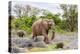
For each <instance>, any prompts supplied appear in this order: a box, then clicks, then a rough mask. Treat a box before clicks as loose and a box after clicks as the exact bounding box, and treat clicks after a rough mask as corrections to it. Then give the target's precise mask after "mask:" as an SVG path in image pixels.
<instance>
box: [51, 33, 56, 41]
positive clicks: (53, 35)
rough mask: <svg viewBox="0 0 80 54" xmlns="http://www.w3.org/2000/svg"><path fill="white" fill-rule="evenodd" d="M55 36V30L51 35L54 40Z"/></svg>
mask: <svg viewBox="0 0 80 54" xmlns="http://www.w3.org/2000/svg"><path fill="white" fill-rule="evenodd" d="M54 37H55V32H52V37H51V40H53V39H54Z"/></svg>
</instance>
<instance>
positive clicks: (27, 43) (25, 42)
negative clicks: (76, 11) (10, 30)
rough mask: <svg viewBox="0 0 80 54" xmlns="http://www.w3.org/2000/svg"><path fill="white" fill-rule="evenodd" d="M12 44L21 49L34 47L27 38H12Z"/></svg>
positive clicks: (31, 41)
mask: <svg viewBox="0 0 80 54" xmlns="http://www.w3.org/2000/svg"><path fill="white" fill-rule="evenodd" d="M12 44H15V45H17V46H19V47H21V48H24V47H33V46H34V42H33V40H30V39H28V38H14V39H12Z"/></svg>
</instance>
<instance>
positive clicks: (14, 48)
mask: <svg viewBox="0 0 80 54" xmlns="http://www.w3.org/2000/svg"><path fill="white" fill-rule="evenodd" d="M24 52H26V51H25V50H24V49H23V48H18V47H12V48H11V53H24Z"/></svg>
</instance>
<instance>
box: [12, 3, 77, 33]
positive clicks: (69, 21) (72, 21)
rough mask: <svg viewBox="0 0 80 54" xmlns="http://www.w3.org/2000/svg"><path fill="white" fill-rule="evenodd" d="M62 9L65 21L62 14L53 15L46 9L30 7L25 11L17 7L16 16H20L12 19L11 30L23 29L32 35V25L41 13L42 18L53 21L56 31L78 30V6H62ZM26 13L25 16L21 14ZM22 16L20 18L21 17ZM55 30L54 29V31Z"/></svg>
mask: <svg viewBox="0 0 80 54" xmlns="http://www.w3.org/2000/svg"><path fill="white" fill-rule="evenodd" d="M60 7H61V9H62V10H63V12H64V13H63V16H62V17H63V20H61V18H60V15H61V14H60V13H57V14H53V13H52V12H50V11H48V10H45V9H39V8H36V7H31V6H29V5H27V6H26V8H29V9H27V10H26V9H25V8H22V7H20V5H19V7H18V6H16V7H15V9H16V10H14V12H16V14H17V15H18V17H17V18H15V17H12V19H11V28H12V29H21V30H24V31H26V32H27V33H29V34H31V32H32V29H31V27H32V24H33V22H34V21H36V19H38V16H37V15H38V14H39V13H41V14H42V16H40V18H44V19H45V18H46V19H52V20H53V21H54V23H55V31H56V32H60V33H64V31H75V30H77V25H78V21H77V15H78V12H77V6H76V5H64V4H62V5H60ZM19 10H20V13H18V12H19ZM22 12H24V13H23V14H21V13H22ZM19 16H20V17H19ZM52 30H54V29H52Z"/></svg>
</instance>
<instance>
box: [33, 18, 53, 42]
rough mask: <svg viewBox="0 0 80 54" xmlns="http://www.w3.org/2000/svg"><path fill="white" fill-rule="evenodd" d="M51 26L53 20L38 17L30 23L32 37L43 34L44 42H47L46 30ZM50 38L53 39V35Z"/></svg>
mask: <svg viewBox="0 0 80 54" xmlns="http://www.w3.org/2000/svg"><path fill="white" fill-rule="evenodd" d="M52 27H54V22H53V20H51V19H39V20H37V21H35V22H34V23H33V25H32V33H33V36H32V38H33V39H34V38H35V37H37V36H44V42H45V43H49V38H48V32H49V29H51V28H52ZM53 33H54V32H53ZM53 36H54V35H53ZM51 39H53V37H52V38H51Z"/></svg>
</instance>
